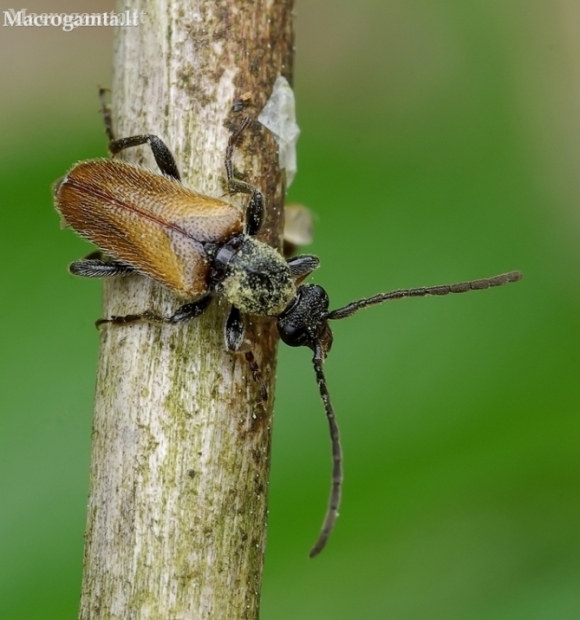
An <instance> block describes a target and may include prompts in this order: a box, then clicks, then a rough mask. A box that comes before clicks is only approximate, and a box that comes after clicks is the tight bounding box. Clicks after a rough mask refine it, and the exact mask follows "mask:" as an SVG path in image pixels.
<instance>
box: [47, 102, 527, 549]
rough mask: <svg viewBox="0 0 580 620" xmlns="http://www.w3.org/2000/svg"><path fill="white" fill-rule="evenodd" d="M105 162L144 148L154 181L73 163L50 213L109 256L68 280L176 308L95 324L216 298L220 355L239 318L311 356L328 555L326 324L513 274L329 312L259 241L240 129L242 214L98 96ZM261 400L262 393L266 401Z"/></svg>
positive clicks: (187, 312) (310, 262)
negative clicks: (150, 296)
mask: <svg viewBox="0 0 580 620" xmlns="http://www.w3.org/2000/svg"><path fill="white" fill-rule="evenodd" d="M101 101H102V108H103V115H104V119H105V128H106V131H107V135H108V137H109V152H110V153H111V155H113V156H114V155H115V154H117V153H119V152H120V151H122V150H124V149H126V148H130V147H133V146H138V145H142V144H149V146H150V148H151V151H152V152H153V156H154V158H155V161H156V163H157V165H158V167H159V169H160V171H161V174H158V173H155V172H152V171H150V170H147V169H145V168H143V167H140V166H136V165H132V164H128V163H124V162H121V161H114V160H104V159H97V160H89V161H84V162H80V163H78V164H76V165H75V166H73V167H72V168H71V170H70V171H69V172H68V173H67V174H66V175H65V176H64V177H63V178H62V179H60V180H59V181H58V182H57V183H56V184H55V189H54V194H55V205H56V209H57V211H58V212H59V213H60V214H61V216H62V217H63V219H64V221H65V223H66V224H68V225H69V226H71V227H72V228H73V229H74V230H75V231H76V232H77V233H79V234H80V235H82V236H83V237H85V238H87V239H88V240H90V241H91V242H93V243H94V244H95V245H97V246H98V247H99V248H101V250H103V251H104V252H105V254H106V257H103V256H102V255H91V256H90V257H87V258H85V259H81V260H78V261H75V262H74V263H72V264H71V266H70V271H71V272H72V273H73V274H75V275H78V276H84V277H89V278H101V277H110V276H123V275H126V274H129V273H135V272H136V273H140V274H142V275H145V276H148V277H150V278H153V279H154V280H156V281H157V282H159V283H160V284H162V285H163V286H165V287H166V288H168V289H169V290H171V291H173V292H174V293H175V294H176V295H177V296H178V297H180V298H182V299H183V300H184V303H183V304H182V305H181V306H179V307H178V308H177V309H176V310H175V312H174V313H173V314H171V315H170V316H167V317H164V316H159V315H157V314H155V313H154V312H151V311H150V310H148V309H144V311H143V312H141V313H139V314H131V315H127V316H113V317H110V318H106V319H101V320H100V321H98V324H104V323H113V324H126V323H132V322H136V321H142V320H145V321H151V322H158V323H170V324H179V323H184V322H186V321H191V320H193V319H195V318H196V317H198V316H200V315H201V314H202V313H203V312H204V311H205V309H206V308H207V307H208V305H209V303H210V301H211V299H212V298H213V297H214V296H216V295H221V296H223V297H224V298H225V299H226V300H227V301H228V302H229V303H230V304H231V310H230V312H229V315H228V317H227V319H226V321H225V324H224V340H225V344H226V348H227V350H229V351H231V352H236V351H240V350H241V348H242V344H243V341H244V331H245V328H244V315H246V314H248V315H256V316H272V317H276V318H277V327H278V332H279V335H280V338H281V339H282V341H283V342H285V343H286V344H288V345H289V346H292V347H300V346H306V347H309V348H310V349H311V350H312V351H313V353H314V355H313V359H312V362H313V366H314V372H315V375H316V381H317V384H318V389H319V392H320V396H321V399H322V402H323V405H324V410H325V413H326V416H327V420H328V424H329V428H330V435H331V440H332V461H333V468H332V486H331V493H330V501H329V506H328V510H327V513H326V517H325V519H324V523H323V526H322V530H321V532H320V535H319V537H318V539H317V541H316V543H315V545H314V547H313V548H312V550H311V552H310V556H311V557H313V556H315V555H317V554H318V553H320V551H322V549H323V548H324V547H325V545H326V542H327V540H328V537H329V535H330V533H331V531H332V529H333V527H334V524H335V521H336V518H337V516H338V507H339V504H340V498H341V488H342V477H343V475H342V451H341V446H340V437H339V431H338V426H337V423H336V419H335V415H334V410H333V407H332V404H331V401H330V394H329V392H328V388H327V384H326V378H325V375H324V370H323V364H324V360H325V358H326V356H327V354H328V352H329V351H330V348H331V346H332V331H331V329H330V326H329V324H328V321H329V320H337V319H343V318H346V317H348V316H351V315H352V314H354V313H355V312H358V311H359V310H361V309H363V308H366V307H368V306H372V305H376V304H381V303H383V302H386V301H389V300H394V299H402V298H405V297H423V296H425V295H447V294H450V293H465V292H468V291H473V290H483V289H487V288H492V287H497V286H501V285H503V284H507V283H509V282H516V281H518V280H519V279H520V278H521V273H520V272H518V271H512V272H509V273H505V274H501V275H498V276H494V277H491V278H484V279H480V280H471V281H468V282H460V283H458V284H451V285H442V286H431V287H421V288H412V289H403V290H396V291H392V292H389V293H380V294H378V295H374V296H373V297H369V298H368V299H360V300H358V301H354V302H352V303H350V304H348V305H346V306H344V307H342V308H338V309H336V310H329V299H328V295H327V294H326V291H325V290H324V289H323V288H322V287H321V286H318V285H314V284H301V282H302V280H303V279H304V278H306V277H307V276H308V275H309V274H310V273H311V272H312V271H314V270H315V269H316V268H317V267H318V265H319V260H318V258H317V257H316V256H314V255H312V254H304V255H300V256H296V257H293V258H288V259H286V258H284V257H283V256H282V254H280V253H279V252H278V251H277V250H275V249H274V248H272V247H270V246H269V245H267V244H265V243H262V242H260V241H258V240H257V239H255V238H254V237H255V235H256V234H257V233H258V232H259V230H260V227H261V224H262V219H263V214H264V200H263V197H262V193H261V192H260V190H259V189H257V188H254V187H252V186H250V185H249V184H247V183H244V182H241V181H239V180H237V179H235V178H234V174H233V167H232V163H231V156H232V150H233V147H234V146H235V144H236V143H237V141H238V139H239V137H240V135H241V132H242V131H243V129H244V128H245V127H246V125H247V124H248V122H249V120H248V119H246V120H245V121H244V122H242V123H241V125H240V127H239V128H238V129H237V130H236V131H235V132H234V133H233V134H232V135H231V137H230V139H229V142H228V147H227V150H226V157H225V169H226V177H227V182H228V187H229V190H230V192H243V193H246V194H249V196H250V199H249V202H248V206H247V208H246V211H245V215H242V214H241V212H240V211H239V210H238V209H237V208H236V207H235V206H233V205H231V204H230V203H228V202H226V201H223V200H219V199H216V198H211V197H209V196H205V195H202V194H200V193H198V192H196V191H195V190H193V189H190V188H188V187H186V186H185V185H183V184H182V183H181V177H180V174H179V170H178V167H177V164H176V163H175V160H174V158H173V155H172V154H171V152H170V150H169V149H168V148H167V146H166V145H165V144H164V143H163V142H162V141H161V140H160V139H159V138H158V137H157V136H154V135H152V134H143V135H138V136H131V137H129V138H121V139H115V137H114V134H113V130H112V127H111V116H110V112H109V109H108V107H107V106H106V104H105V101H104V91H103V90H101ZM246 359H247V360H248V362H249V364H250V369H251V371H252V374H253V376H254V378H255V379H258V378H259V376H260V375H259V368H258V366H257V363H256V361H255V359H254V358H253V355H252V354H251V352H246ZM265 396H267V395H264V394H263V397H265Z"/></svg>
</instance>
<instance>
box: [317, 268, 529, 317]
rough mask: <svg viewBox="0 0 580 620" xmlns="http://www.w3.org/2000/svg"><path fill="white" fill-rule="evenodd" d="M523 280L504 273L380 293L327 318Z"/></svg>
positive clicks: (518, 275)
mask: <svg viewBox="0 0 580 620" xmlns="http://www.w3.org/2000/svg"><path fill="white" fill-rule="evenodd" d="M521 279H522V273H521V272H520V271H510V272H509V273H502V274H500V275H499V276H493V277H492V278H482V279H481V280H471V281H469V282H458V283H457V284H443V285H440V286H423V287H421V288H408V289H402V290H398V291H391V292H390V293H379V294H378V295H374V296H373V297H369V298H368V299H359V300H358V301H353V302H352V303H350V304H348V305H347V306H344V307H343V308H338V309H337V310H332V311H331V312H329V313H328V314H327V315H326V318H327V319H345V318H346V317H347V316H351V315H352V314H354V313H355V312H358V311H359V310H362V309H363V308H368V306H374V305H375V304H382V303H383V302H384V301H390V300H391V299H403V298H404V297H424V296H425V295H449V293H467V292H469V291H483V290H485V289H487V288H492V287H494V286H502V285H504V284H509V283H510V282H517V281H518V280H521Z"/></svg>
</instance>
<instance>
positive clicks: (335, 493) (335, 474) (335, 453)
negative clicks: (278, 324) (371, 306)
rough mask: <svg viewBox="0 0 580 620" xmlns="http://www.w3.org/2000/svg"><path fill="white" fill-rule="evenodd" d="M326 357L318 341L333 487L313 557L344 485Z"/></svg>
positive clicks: (316, 364)
mask: <svg viewBox="0 0 580 620" xmlns="http://www.w3.org/2000/svg"><path fill="white" fill-rule="evenodd" d="M324 357H325V351H324V349H323V345H322V343H321V342H317V343H316V345H315V350H314V357H313V358H312V364H313V365H314V372H315V373H316V383H317V384H318V390H319V392H320V397H321V398H322V402H323V404H324V411H325V413H326V418H327V419H328V426H329V427H330V438H331V440H332V487H331V490H330V500H329V502H328V509H327V511H326V517H325V518H324V523H323V524H322V530H321V531H320V535H319V536H318V540H317V541H316V543H315V545H314V547H312V549H311V551H310V557H311V558H313V557H314V556H317V555H318V554H319V553H320V552H321V551H322V550H323V549H324V547H325V546H326V543H327V541H328V537H329V536H330V533H331V532H332V529H333V528H334V524H335V522H336V518H337V517H338V507H339V506H340V493H341V487H342V448H341V446H340V432H339V430H338V424H337V423H336V417H335V415H334V409H333V408H332V403H331V402H330V394H329V393H328V387H327V386H326V378H325V376H324V370H323V368H322V364H323V362H324Z"/></svg>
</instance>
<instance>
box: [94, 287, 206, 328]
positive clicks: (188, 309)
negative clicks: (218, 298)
mask: <svg viewBox="0 0 580 620" xmlns="http://www.w3.org/2000/svg"><path fill="white" fill-rule="evenodd" d="M210 302H211V297H210V296H209V295H206V296H205V297H202V298H201V299H198V300H197V301H192V302H190V303H187V304H183V306H180V307H179V308H178V309H177V310H176V311H175V312H174V313H173V314H172V315H171V316H167V317H166V316H161V315H159V314H155V313H154V312H151V311H150V310H145V312H141V313H140V314H126V315H125V316H112V317H111V318H110V319H99V320H98V321H97V322H96V324H95V325H96V326H97V327H100V326H101V325H103V324H104V323H113V325H127V324H129V323H138V322H139V321H147V322H148V323H164V324H167V325H179V324H181V323H187V322H188V321H192V320H193V319H196V318H197V317H199V316H201V315H202V314H203V313H204V312H205V311H206V310H207V307H208V306H209V304H210Z"/></svg>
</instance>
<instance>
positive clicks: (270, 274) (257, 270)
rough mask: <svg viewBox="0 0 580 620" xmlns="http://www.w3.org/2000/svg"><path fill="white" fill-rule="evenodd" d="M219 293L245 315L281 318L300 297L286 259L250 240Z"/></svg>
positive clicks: (220, 285)
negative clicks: (294, 299)
mask: <svg viewBox="0 0 580 620" xmlns="http://www.w3.org/2000/svg"><path fill="white" fill-rule="evenodd" d="M218 290H219V292H221V293H222V294H223V295H224V296H225V297H226V298H227V300H228V301H229V302H230V303H231V304H233V305H234V306H235V307H236V308H238V310H240V311H241V312H244V313H246V314H253V315H257V316H277V315H279V314H280V313H281V312H282V311H283V310H284V308H286V306H287V305H288V304H289V303H290V301H291V300H292V298H293V297H294V295H295V294H296V285H295V283H294V279H293V278H292V276H291V274H290V269H289V267H288V265H287V263H286V261H285V260H284V258H283V257H282V256H281V255H280V254H279V253H278V252H277V251H276V250H275V249H274V248H272V247H270V246H269V245H267V244H265V243H262V242H261V241H256V240H255V239H252V238H250V237H248V238H246V239H245V240H244V243H243V244H242V247H241V248H240V250H239V251H238V252H237V253H236V254H235V255H234V257H233V258H232V259H231V261H230V263H229V264H228V267H227V271H226V276H225V278H224V279H223V280H222V281H221V282H220V284H219V286H218Z"/></svg>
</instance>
